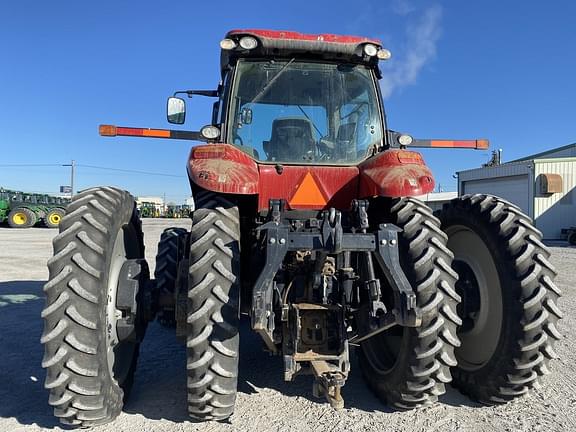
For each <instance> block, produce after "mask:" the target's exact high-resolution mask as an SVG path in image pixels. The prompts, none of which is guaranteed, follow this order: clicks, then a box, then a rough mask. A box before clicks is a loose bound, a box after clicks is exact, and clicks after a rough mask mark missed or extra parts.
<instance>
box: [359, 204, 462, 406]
mask: <svg viewBox="0 0 576 432" xmlns="http://www.w3.org/2000/svg"><path fill="white" fill-rule="evenodd" d="M375 204H377V203H375ZM370 210H372V212H370ZM383 214H385V215H390V218H389V219H388V220H383V218H382V216H381V215H383ZM369 215H370V217H371V218H372V219H374V220H372V219H371V221H372V222H376V219H377V218H378V217H380V219H381V220H379V221H378V223H383V222H391V223H393V224H395V225H396V226H398V227H399V228H401V229H403V232H400V233H398V242H399V253H400V263H401V266H402V269H403V270H404V272H405V274H406V277H407V278H408V281H409V282H410V284H411V285H412V287H413V288H414V291H415V292H416V302H417V306H418V307H419V308H420V310H421V311H422V324H421V326H419V327H400V326H396V327H393V328H391V329H389V330H387V331H385V332H382V333H380V334H378V335H375V336H373V337H371V338H370V339H367V340H366V341H365V342H363V343H362V344H361V347H360V350H359V354H360V365H361V367H362V372H363V375H364V378H365V380H366V382H367V383H368V385H369V387H370V388H371V389H372V391H373V392H374V393H375V394H376V395H377V396H378V397H379V398H380V399H382V400H383V402H385V403H388V404H389V405H391V406H392V407H394V408H397V409H412V408H418V407H422V406H427V405H430V404H432V403H433V402H435V401H436V400H437V399H438V395H441V394H443V393H445V391H446V389H445V384H446V383H448V382H450V381H451V375H450V367H451V366H455V365H456V360H455V357H454V348H455V347H457V346H458V345H459V341H458V337H457V335H456V328H457V326H458V325H459V324H460V320H459V318H458V316H457V314H456V307H457V305H458V303H459V301H460V297H459V296H458V295H457V294H456V291H455V288H454V284H455V282H456V273H455V272H454V271H453V270H452V269H451V267H450V264H451V263H452V253H451V252H450V251H449V250H448V248H447V247H446V241H447V237H446V235H445V234H444V233H443V232H442V231H441V230H440V221H439V220H438V219H436V218H435V217H434V216H433V215H432V210H430V209H429V208H428V207H427V206H426V205H425V204H424V203H422V202H420V201H418V200H416V199H413V198H403V199H400V200H395V201H393V202H392V203H391V205H390V204H389V202H388V204H387V205H385V206H377V205H374V206H372V205H371V207H370V208H369ZM378 215H380V216H378ZM384 286H385V284H384V283H383V287H384Z"/></svg>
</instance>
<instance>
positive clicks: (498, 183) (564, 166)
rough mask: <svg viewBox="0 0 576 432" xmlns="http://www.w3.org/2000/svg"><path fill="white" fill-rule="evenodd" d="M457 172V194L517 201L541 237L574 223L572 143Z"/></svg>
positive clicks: (555, 235) (554, 236) (575, 149)
mask: <svg viewBox="0 0 576 432" xmlns="http://www.w3.org/2000/svg"><path fill="white" fill-rule="evenodd" d="M457 174H458V193H459V195H464V194H469V193H488V194H492V195H497V196H500V197H502V198H504V199H506V200H508V201H510V202H513V203H514V204H516V205H518V206H519V207H520V208H522V210H524V212H526V214H528V215H529V216H530V217H532V218H533V219H534V221H535V223H536V227H537V228H538V229H539V230H540V231H542V233H543V235H544V238H545V239H549V240H558V239H561V238H562V234H561V229H562V228H569V227H572V226H576V196H575V195H576V191H575V190H574V189H575V188H576V143H575V144H570V145H567V146H564V147H559V148H556V149H552V150H549V151H546V152H543V153H538V154H534V155H531V156H527V157H525V158H522V159H518V160H515V161H512V162H507V163H504V164H501V165H496V166H489V167H483V168H477V169H471V170H466V171H460V172H458V173H457Z"/></svg>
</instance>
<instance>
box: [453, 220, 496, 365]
mask: <svg viewBox="0 0 576 432" xmlns="http://www.w3.org/2000/svg"><path fill="white" fill-rule="evenodd" d="M446 234H448V248H449V249H450V250H452V252H453V253H454V263H455V265H454V269H455V270H456V272H457V273H458V276H459V278H460V281H459V282H458V283H457V284H456V287H457V289H458V293H459V294H460V295H461V297H462V305H460V306H459V308H458V312H459V314H460V316H461V317H462V318H463V320H462V321H463V323H462V324H463V325H462V327H460V329H459V332H458V333H459V336H460V340H461V342H462V345H461V346H460V348H458V349H457V350H456V355H457V358H458V363H459V366H460V367H461V368H462V369H466V370H477V369H480V368H482V367H483V366H484V365H485V364H486V363H488V362H489V361H490V360H491V359H492V357H493V355H494V353H495V352H496V348H497V346H498V342H499V340H500V331H501V329H502V309H503V306H502V291H501V289H502V287H501V284H500V278H499V276H498V269H497V267H496V263H495V261H494V257H493V254H492V251H491V250H490V249H489V248H488V246H487V245H486V243H485V241H484V240H483V239H482V237H480V235H479V234H478V233H476V231H474V230H473V229H472V228H470V227H468V226H464V225H455V226H451V227H449V228H448V229H447V230H446Z"/></svg>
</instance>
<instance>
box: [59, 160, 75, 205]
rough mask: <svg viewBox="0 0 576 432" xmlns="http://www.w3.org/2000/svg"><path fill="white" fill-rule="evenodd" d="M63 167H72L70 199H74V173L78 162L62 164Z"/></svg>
mask: <svg viewBox="0 0 576 432" xmlns="http://www.w3.org/2000/svg"><path fill="white" fill-rule="evenodd" d="M62 166H65V167H70V198H74V171H75V169H76V161H75V160H74V159H72V163H69V164H62Z"/></svg>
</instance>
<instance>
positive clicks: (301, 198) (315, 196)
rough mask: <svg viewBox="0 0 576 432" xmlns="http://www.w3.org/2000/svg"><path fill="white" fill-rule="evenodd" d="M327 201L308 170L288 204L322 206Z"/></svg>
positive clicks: (293, 205)
mask: <svg viewBox="0 0 576 432" xmlns="http://www.w3.org/2000/svg"><path fill="white" fill-rule="evenodd" d="M326 203H327V200H326V198H325V197H324V194H323V193H322V191H321V190H320V188H319V187H318V184H317V183H316V181H315V180H314V177H312V174H310V171H308V172H307V173H306V175H305V176H304V179H303V180H302V182H301V183H300V186H298V189H296V192H295V193H294V195H293V196H292V199H291V200H290V205H291V206H292V207H295V206H304V207H324V206H325V205H326Z"/></svg>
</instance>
